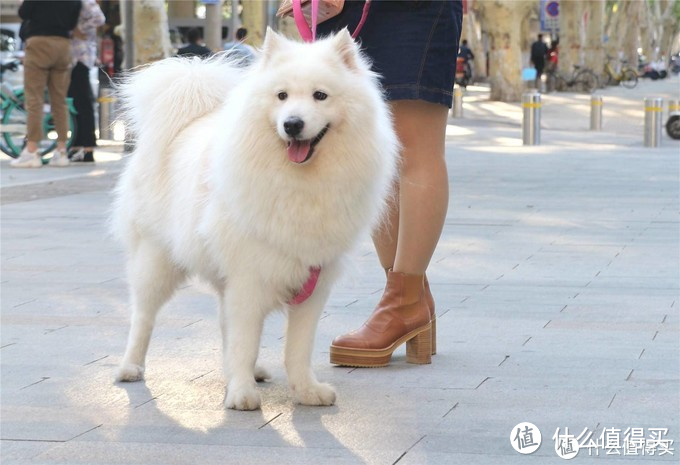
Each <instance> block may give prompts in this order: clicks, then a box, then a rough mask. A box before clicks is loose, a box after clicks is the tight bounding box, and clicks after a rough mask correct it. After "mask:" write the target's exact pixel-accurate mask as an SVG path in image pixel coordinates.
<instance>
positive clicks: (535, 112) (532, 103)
mask: <svg viewBox="0 0 680 465" xmlns="http://www.w3.org/2000/svg"><path fill="white" fill-rule="evenodd" d="M522 110H523V113H524V117H523V118H522V143H523V145H540V143H541V94H539V93H537V92H531V93H526V94H522Z"/></svg>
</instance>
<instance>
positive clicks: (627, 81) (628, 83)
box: [621, 68, 638, 89]
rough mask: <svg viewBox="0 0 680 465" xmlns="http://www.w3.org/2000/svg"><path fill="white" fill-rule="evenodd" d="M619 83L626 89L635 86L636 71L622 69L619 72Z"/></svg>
mask: <svg viewBox="0 0 680 465" xmlns="http://www.w3.org/2000/svg"><path fill="white" fill-rule="evenodd" d="M621 76H622V77H621V85H622V86H623V87H625V88H626V89H632V88H633V87H635V86H637V83H638V75H637V73H636V72H635V71H634V70H632V69H630V68H629V69H624V70H623V71H622V72H621Z"/></svg>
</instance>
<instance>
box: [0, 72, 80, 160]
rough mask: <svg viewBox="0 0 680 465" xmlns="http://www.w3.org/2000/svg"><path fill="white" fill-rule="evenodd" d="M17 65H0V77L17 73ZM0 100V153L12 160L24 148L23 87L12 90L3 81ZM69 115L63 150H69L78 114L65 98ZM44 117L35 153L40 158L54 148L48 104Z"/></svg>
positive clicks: (70, 102) (25, 114) (54, 132)
mask: <svg viewBox="0 0 680 465" xmlns="http://www.w3.org/2000/svg"><path fill="white" fill-rule="evenodd" d="M19 64H20V61H19V60H17V59H13V60H10V61H8V62H6V63H0V76H3V75H4V74H5V72H7V71H10V72H17V71H18V69H19ZM0 97H1V98H2V106H1V107H0V108H1V109H2V116H1V117H0V150H2V151H3V152H4V153H6V154H7V155H9V156H10V157H12V158H17V157H19V155H20V154H21V151H22V150H23V148H24V146H25V145H26V132H27V127H26V116H27V113H26V108H25V105H24V89H23V88H22V87H13V86H11V85H10V84H9V83H8V82H7V81H6V80H5V79H3V80H2V86H1V87H0ZM66 101H67V103H68V111H69V120H68V124H69V132H68V140H67V142H66V146H67V148H68V147H71V144H72V142H73V139H74V138H75V136H76V131H77V127H76V120H75V115H76V114H77V112H76V109H75V107H74V106H73V99H70V98H67V99H66ZM44 113H45V115H44V117H43V134H44V138H43V140H42V141H41V142H40V143H39V144H38V152H39V153H40V156H45V155H47V154H48V153H50V152H52V151H53V150H54V149H55V148H56V146H57V131H56V130H55V128H54V120H53V118H52V115H51V113H50V105H49V103H46V104H45V108H44Z"/></svg>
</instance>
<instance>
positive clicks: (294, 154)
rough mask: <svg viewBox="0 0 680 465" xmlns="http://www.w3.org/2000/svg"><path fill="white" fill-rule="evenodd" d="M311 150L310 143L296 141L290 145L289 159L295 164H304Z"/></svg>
mask: <svg viewBox="0 0 680 465" xmlns="http://www.w3.org/2000/svg"><path fill="white" fill-rule="evenodd" d="M310 149H311V143H310V141H300V140H294V141H292V142H291V143H290V145H288V159H289V160H290V161H292V162H293V163H302V162H303V161H305V160H306V159H307V155H308V154H309V150H310Z"/></svg>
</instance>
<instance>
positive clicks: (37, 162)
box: [9, 148, 42, 168]
mask: <svg viewBox="0 0 680 465" xmlns="http://www.w3.org/2000/svg"><path fill="white" fill-rule="evenodd" d="M9 166H11V167H12V168H40V167H42V159H41V158H40V156H39V155H38V152H29V151H28V150H27V149H25V148H24V149H23V150H22V151H21V155H19V158H15V159H14V160H12V161H11V162H9Z"/></svg>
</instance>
